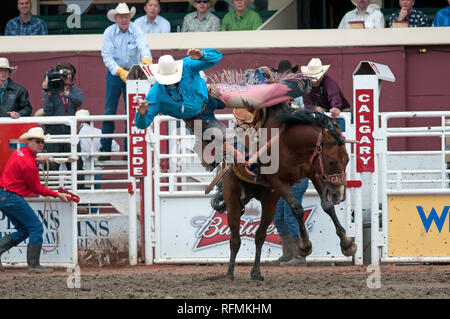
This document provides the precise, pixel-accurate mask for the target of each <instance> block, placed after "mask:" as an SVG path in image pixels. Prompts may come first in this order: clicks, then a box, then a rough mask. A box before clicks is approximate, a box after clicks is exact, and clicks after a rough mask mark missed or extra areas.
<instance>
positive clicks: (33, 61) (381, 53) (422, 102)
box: [6, 45, 450, 149]
mask: <svg viewBox="0 0 450 319" xmlns="http://www.w3.org/2000/svg"><path fill="white" fill-rule="evenodd" d="M422 48H423V47H421V46H408V47H405V46H389V47H379V46H378V47H339V48H336V47H329V48H284V49H253V50H224V51H223V53H224V57H223V59H222V61H221V62H219V64H218V65H216V66H215V67H214V68H212V69H210V70H209V71H206V73H209V72H220V71H222V70H223V69H238V70H239V69H242V70H245V69H247V68H255V67H259V66H262V65H266V66H269V67H274V68H276V67H277V66H278V62H279V61H280V60H283V59H289V60H290V61H291V62H292V64H293V65H295V64H298V65H299V66H301V65H306V64H307V63H308V62H309V60H310V59H311V58H313V57H319V58H321V60H322V63H323V64H331V68H330V70H329V71H328V74H329V75H330V76H332V77H333V78H334V79H335V80H336V81H337V82H338V83H339V85H340V86H341V88H342V90H343V92H344V94H345V96H346V97H347V99H348V101H349V102H350V103H352V100H353V97H352V95H353V93H352V88H353V80H352V74H353V71H354V70H355V68H356V67H357V65H358V63H359V62H360V61H362V60H368V61H373V62H377V63H381V64H386V65H388V66H389V67H390V68H391V70H392V72H393V73H394V75H395V77H396V82H395V83H390V82H385V83H384V84H383V87H382V90H381V97H380V111H381V112H387V111H448V110H450V92H449V89H448V88H449V87H450V63H449V62H448V61H449V52H450V45H446V46H431V47H428V48H426V49H427V52H426V53H420V52H419V49H422ZM152 54H153V57H154V61H155V62H157V60H158V58H159V57H160V56H161V55H163V54H172V55H173V56H174V57H175V59H178V58H182V57H184V56H185V51H184V50H183V51H181V50H180V51H164V52H162V51H153V52H152ZM6 57H7V58H8V59H9V61H10V63H11V64H12V65H18V66H19V69H18V71H17V72H16V73H15V74H14V76H13V77H12V78H13V80H14V81H16V82H18V83H19V84H21V85H24V86H25V87H26V88H28V90H29V92H30V97H31V104H32V106H33V113H34V112H35V111H36V110H37V109H38V108H40V107H42V90H41V83H42V80H43V76H44V74H45V72H47V71H48V70H49V69H50V67H52V66H53V67H54V66H55V65H56V64H57V63H58V62H60V61H68V62H70V63H72V64H73V65H74V66H75V67H76V68H77V85H78V86H80V87H81V88H82V89H83V91H84V94H85V103H84V106H83V108H88V109H89V110H90V112H91V114H103V111H104V100H105V66H104V64H103V61H102V59H101V55H100V52H59V53H23V54H7V55H6ZM124 110H125V108H124V104H123V100H120V104H119V109H118V111H119V112H121V113H122V114H123V112H124ZM400 121H404V120H400ZM409 122H410V123H411V124H414V123H416V122H417V121H412V120H411V121H409ZM429 123H430V124H432V122H429ZM118 131H120V132H122V131H123V128H118ZM414 144H416V145H417V142H415V143H414ZM427 144H430V145H429V146H427V147H429V148H430V149H433V148H436V147H439V145H440V142H439V141H438V140H437V139H435V140H434V141H433V142H431V143H428V142H427ZM404 147H406V148H408V149H414V147H415V146H414V145H413V143H412V142H410V141H408V140H399V141H398V142H396V143H394V145H393V148H394V149H402V148H404Z"/></svg>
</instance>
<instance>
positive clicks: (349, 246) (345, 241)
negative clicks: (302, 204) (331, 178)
mask: <svg viewBox="0 0 450 319" xmlns="http://www.w3.org/2000/svg"><path fill="white" fill-rule="evenodd" d="M322 208H323V210H324V211H325V212H326V213H327V214H328V216H330V218H331V220H332V221H333V224H334V227H336V234H337V235H338V237H339V239H340V246H341V251H342V253H343V254H344V256H347V257H349V256H353V255H354V254H355V252H356V249H357V245H356V244H355V243H354V242H353V240H351V239H350V238H349V237H347V234H346V233H345V229H344V227H342V225H341V223H340V222H339V219H338V218H337V216H336V210H335V209H334V205H333V204H330V203H324V202H322Z"/></svg>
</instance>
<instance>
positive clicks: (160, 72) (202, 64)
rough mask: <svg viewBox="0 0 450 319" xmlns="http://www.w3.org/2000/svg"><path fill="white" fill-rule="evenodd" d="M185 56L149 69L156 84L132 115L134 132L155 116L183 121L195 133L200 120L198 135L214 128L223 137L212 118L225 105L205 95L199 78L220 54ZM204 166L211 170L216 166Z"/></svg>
mask: <svg viewBox="0 0 450 319" xmlns="http://www.w3.org/2000/svg"><path fill="white" fill-rule="evenodd" d="M187 54H188V56H187V57H185V58H183V59H181V60H178V61H175V60H174V59H173V57H172V56H171V55H163V56H161V57H160V58H159V61H158V64H153V65H150V70H151V72H152V74H153V75H154V77H155V80H156V82H155V84H154V85H153V86H152V88H151V89H150V91H149V92H148V95H147V96H146V98H145V101H142V102H141V103H140V105H139V109H138V112H136V117H135V123H136V126H137V127H138V128H140V129H144V128H146V127H148V126H150V124H152V122H153V119H154V118H155V116H156V115H158V114H159V113H162V114H165V115H170V116H173V117H175V118H178V119H183V120H185V122H186V124H187V126H188V127H189V128H190V129H191V130H193V131H194V132H195V133H197V132H196V130H195V129H194V125H195V124H194V121H193V120H195V119H200V120H202V121H201V123H202V126H201V127H202V131H204V130H206V129H208V128H218V129H219V130H220V131H221V133H222V134H224V133H225V130H226V128H225V126H224V125H223V124H222V123H220V122H219V121H217V120H216V118H215V116H214V110H215V109H223V108H224V107H225V104H224V103H223V102H222V101H220V100H218V99H216V98H214V97H212V96H210V95H209V94H208V90H207V88H206V82H205V80H203V79H202V78H201V76H200V71H202V70H205V69H208V68H211V67H213V66H214V65H216V64H217V63H218V62H219V61H220V60H221V59H222V53H220V52H219V51H217V50H214V49H203V50H199V49H189V50H188V52H187ZM201 158H202V157H201ZM202 159H203V158H202ZM204 164H207V165H206V166H207V167H208V168H210V169H212V168H214V166H215V164H216V163H204Z"/></svg>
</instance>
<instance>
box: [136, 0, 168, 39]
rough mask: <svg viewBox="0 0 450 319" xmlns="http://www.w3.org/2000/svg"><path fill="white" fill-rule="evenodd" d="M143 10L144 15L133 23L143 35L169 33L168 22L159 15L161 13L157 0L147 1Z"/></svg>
mask: <svg viewBox="0 0 450 319" xmlns="http://www.w3.org/2000/svg"><path fill="white" fill-rule="evenodd" d="M144 10H145V13H146V15H145V16H142V17H140V18H137V19H136V20H135V21H134V24H135V25H137V26H139V28H141V30H142V31H144V33H169V32H170V22H169V21H167V20H166V19H164V18H163V17H161V16H160V15H159V13H160V12H161V3H160V2H159V0H147V3H146V4H145V6H144Z"/></svg>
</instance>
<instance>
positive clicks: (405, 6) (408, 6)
mask: <svg viewBox="0 0 450 319" xmlns="http://www.w3.org/2000/svg"><path fill="white" fill-rule="evenodd" d="M398 3H399V5H400V8H401V9H400V10H398V11H397V12H394V13H393V14H392V15H391V16H390V17H389V21H388V27H389V28H392V24H393V23H394V22H397V21H405V22H408V26H409V27H410V28H417V27H428V26H430V22H429V21H428V17H427V15H426V14H425V13H423V12H422V11H419V10H416V9H414V8H413V7H414V3H415V1H414V0H398Z"/></svg>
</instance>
